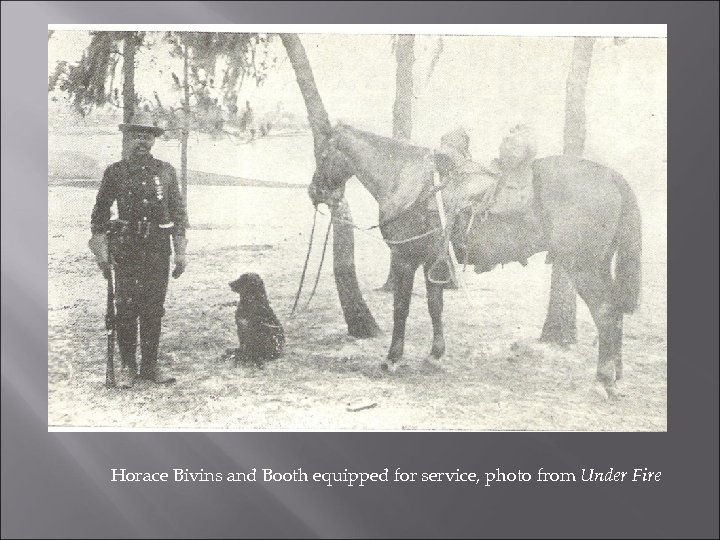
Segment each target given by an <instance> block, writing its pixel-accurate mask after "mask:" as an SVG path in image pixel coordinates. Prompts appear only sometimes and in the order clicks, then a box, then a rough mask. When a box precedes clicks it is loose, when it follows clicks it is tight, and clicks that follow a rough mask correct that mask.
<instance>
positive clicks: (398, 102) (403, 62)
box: [393, 34, 415, 141]
mask: <svg viewBox="0 0 720 540" xmlns="http://www.w3.org/2000/svg"><path fill="white" fill-rule="evenodd" d="M414 49H415V36H414V35H412V34H410V35H400V36H398V37H397V44H396V47H395V59H396V60H397V67H396V70H395V105H394V106H393V137H394V138H396V139H405V140H408V141H409V140H410V136H411V133H412V98H413V62H415V55H414Z"/></svg>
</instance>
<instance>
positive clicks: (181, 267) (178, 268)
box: [172, 236, 188, 279]
mask: <svg viewBox="0 0 720 540" xmlns="http://www.w3.org/2000/svg"><path fill="white" fill-rule="evenodd" d="M187 243H188V241H187V238H185V237H184V236H173V248H174V251H175V268H174V269H173V272H172V277H173V278H175V279H177V278H179V277H180V276H182V275H183V272H185V267H186V266H187V262H186V260H185V252H186V248H187Z"/></svg>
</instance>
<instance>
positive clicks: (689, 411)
mask: <svg viewBox="0 0 720 540" xmlns="http://www.w3.org/2000/svg"><path fill="white" fill-rule="evenodd" d="M113 4H114V5H113ZM717 16H718V4H717V3H715V2H713V3H710V2H708V3H689V2H688V3H682V4H680V3H672V2H666V3H661V2H657V3H656V2H637V3H635V2H626V3H622V4H620V3H612V4H610V3H601V2H598V3H589V2H588V3H560V2H557V3H543V2H533V3H531V4H525V3H521V2H517V3H492V2H490V3H483V4H477V3H476V4H467V3H448V2H445V3H443V4H442V5H440V4H435V3H419V2H418V3H389V2H388V3H382V4H380V3H377V4H365V3H363V4H360V3H343V4H342V5H338V4H334V3H315V4H311V3H307V4H305V3H292V4H290V3H283V2H274V3H261V2H258V3H242V4H240V3H223V2H202V3H200V2H186V3H163V4H162V5H161V4H159V3H157V4H156V3H150V2H144V3H142V4H141V3H139V2H138V3H112V2H104V3H81V2H53V3H50V2H37V3H10V2H4V3H3V4H2V17H3V18H2V154H3V155H2V157H3V159H2V246H3V247H2V273H1V276H2V331H3V338H4V339H3V341H2V516H3V517H2V536H3V537H89V536H98V537H186V536H187V537H277V536H291V537H333V536H342V537H375V536H380V535H389V536H391V537H403V536H422V537H437V536H442V537H450V536H461V537H481V536H490V537H517V536H529V537H543V536H549V537H568V536H579V537H607V536H621V535H622V536H630V537H679V536H682V537H717V536H718V513H717V504H718V428H717V425H718V422H717V420H718V418H717V417H718V361H717V358H718V338H717V328H718V310H717V306H718V304H717V299H718V280H717V277H718V251H717V245H718V238H717V235H718V227H717V225H718V207H717V204H718V203H717V201H718V157H717V156H718V154H717V148H718V103H717V97H718V58H717V56H718V23H717ZM110 22H114V23H120V22H122V23H264V22H273V23H318V22H326V23H339V22H345V23H451V22H462V23H667V24H668V38H669V45H670V46H669V49H668V55H669V58H668V66H669V82H668V97H669V111H668V112H669V115H668V116H669V128H668V129H669V139H668V140H669V150H670V152H669V153H670V160H669V163H668V166H669V172H670V174H669V178H670V180H669V182H668V189H669V197H668V200H669V203H668V204H669V215H670V220H669V222H668V223H669V230H668V243H669V265H668V267H669V276H668V277H669V288H668V294H669V301H668V306H669V313H668V317H669V328H670V330H669V333H670V335H669V340H668V344H669V350H668V373H669V385H668V393H669V395H668V397H669V399H668V407H669V411H668V419H669V421H668V426H669V428H668V429H669V432H668V433H665V434H663V433H658V434H651V433H646V434H629V433H628V434H622V433H616V434H601V433H598V434H589V433H588V434H580V433H567V434H559V433H556V434H553V433H547V434H536V433H527V434H520V433H453V434H451V433H437V434H433V433H373V434H364V433H278V434H270V433H267V434H260V433H225V434H223V433H133V434H129V433H93V434H81V433H48V432H47V357H46V354H47V349H46V345H47V333H46V326H47V310H46V299H47V288H46V287H47V279H46V278H47V274H46V271H45V268H46V261H47V251H46V248H47V243H46V240H47V236H46V235H47V221H46V219H47V212H46V210H47V208H46V201H47V184H46V182H47V170H46V156H47V147H46V144H47V137H46V134H45V127H46V109H45V107H44V106H43V105H42V104H43V103H45V101H44V100H45V99H46V87H47V86H46V85H47V80H46V72H45V62H44V60H45V59H46V54H47V49H46V39H45V38H46V34H45V32H46V31H47V24H49V23H110ZM253 466H255V467H262V466H264V467H270V468H273V469H277V470H290V469H292V468H295V467H303V468H304V469H305V470H307V471H316V470H323V471H338V470H342V469H343V468H345V467H347V468H351V469H354V470H379V469H382V468H384V467H391V468H394V467H402V468H403V469H405V470H412V471H419V470H454V469H455V468H461V469H464V470H478V471H485V470H492V469H494V468H495V467H500V468H501V469H504V470H506V471H511V470H518V469H522V470H524V471H530V472H534V471H536V470H537V468H538V467H545V469H547V470H577V469H579V468H582V467H586V468H587V467H595V468H600V469H602V468H609V467H615V468H616V469H618V468H619V469H623V470H628V469H632V468H634V467H648V468H650V469H653V470H661V471H663V477H662V478H663V479H662V482H661V483H659V484H639V483H625V484H618V485H613V484H608V485H604V484H603V485H601V484H593V483H585V484H580V483H578V484H576V485H572V486H568V485H559V484H555V485H549V484H548V485H541V484H505V485H496V486H495V487H491V488H480V487H475V486H463V485H436V486H429V485H427V484H404V485H402V486H400V485H398V484H380V485H377V486H370V487H365V488H362V489H360V488H342V487H335V488H324V487H322V486H320V485H315V484H262V483H258V484H256V485H249V484H246V485H233V484H227V483H221V484H197V483H196V484H190V483H188V484H174V483H168V484H158V485H142V484H138V485H132V484H111V483H110V482H109V472H108V469H109V468H111V467H118V468H121V467H123V468H129V469H134V470H150V471H157V470H169V469H171V468H173V467H178V468H190V469H193V470H199V469H200V468H204V469H205V470H209V471H221V472H228V471H233V470H235V471H243V470H246V469H247V468H249V467H253Z"/></svg>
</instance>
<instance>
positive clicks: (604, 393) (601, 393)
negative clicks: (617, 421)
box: [593, 381, 624, 401]
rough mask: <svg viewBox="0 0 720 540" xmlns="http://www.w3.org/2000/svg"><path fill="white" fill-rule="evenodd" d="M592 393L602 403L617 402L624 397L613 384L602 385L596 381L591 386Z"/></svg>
mask: <svg viewBox="0 0 720 540" xmlns="http://www.w3.org/2000/svg"><path fill="white" fill-rule="evenodd" d="M593 393H594V394H595V395H597V396H598V397H599V398H600V399H601V400H602V401H618V400H619V399H620V398H621V397H623V395H624V394H623V393H622V392H620V390H619V389H618V387H617V385H615V384H614V383H613V384H611V383H602V382H600V381H597V382H596V383H595V385H594V386H593Z"/></svg>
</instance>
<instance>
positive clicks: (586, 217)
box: [308, 123, 642, 398]
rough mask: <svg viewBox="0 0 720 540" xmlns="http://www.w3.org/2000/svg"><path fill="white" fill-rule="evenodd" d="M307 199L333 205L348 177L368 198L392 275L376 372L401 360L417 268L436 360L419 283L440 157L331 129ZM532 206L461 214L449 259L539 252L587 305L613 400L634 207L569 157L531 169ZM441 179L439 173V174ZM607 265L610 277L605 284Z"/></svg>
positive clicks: (441, 245) (435, 239)
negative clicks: (385, 345)
mask: <svg viewBox="0 0 720 540" xmlns="http://www.w3.org/2000/svg"><path fill="white" fill-rule="evenodd" d="M326 135H327V138H325V140H324V142H323V144H322V146H321V151H320V153H319V155H318V159H317V164H316V170H315V172H314V174H313V178H312V182H311V184H310V186H309V188H308V193H309V196H310V198H311V201H312V203H313V204H314V205H315V207H317V205H318V204H321V203H325V204H327V205H329V206H332V205H334V204H337V203H338V202H339V201H340V200H341V199H342V197H343V196H344V189H345V184H346V182H347V180H349V179H350V178H351V177H353V176H355V177H357V179H358V180H359V181H360V182H361V183H362V184H363V185H364V186H365V188H366V189H367V190H368V191H369V192H370V194H371V195H372V196H373V197H374V198H375V200H376V201H377V203H378V207H379V228H380V231H381V233H382V236H383V239H384V240H385V242H386V243H387V244H388V246H389V247H390V250H391V267H392V271H393V273H394V275H395V283H394V289H393V332H392V341H391V344H390V349H389V351H388V354H387V361H386V362H383V363H382V364H381V367H382V368H383V369H387V370H391V371H394V370H395V369H396V368H397V366H398V362H399V361H400V360H401V359H402V356H403V348H404V339H405V323H406V320H407V316H408V312H409V307H410V297H411V294H412V288H413V281H414V276H415V273H416V271H417V269H418V268H419V267H420V266H423V269H424V273H425V285H426V288H427V302H428V311H429V314H430V318H431V320H432V327H433V341H432V347H431V350H430V355H429V357H428V359H429V360H431V361H433V362H437V361H438V360H439V359H440V358H441V357H442V356H443V354H444V353H445V339H444V335H443V323H442V311H443V285H442V283H438V282H437V280H432V279H430V277H429V272H430V270H431V268H432V265H433V264H434V263H435V262H436V261H438V260H439V259H438V257H439V256H441V255H442V250H445V251H447V244H446V243H445V242H443V241H442V238H443V237H444V235H445V231H443V227H442V226H441V223H440V221H439V220H438V212H437V210H436V211H431V209H430V207H431V201H432V200H433V199H434V198H433V195H434V194H435V192H436V191H437V190H438V189H442V187H443V185H445V184H446V183H445V182H444V181H443V182H442V183H441V184H440V187H439V188H438V187H437V185H435V183H434V182H433V174H434V173H435V171H436V170H438V169H440V168H441V167H438V165H439V164H440V161H441V160H439V159H438V158H439V157H440V155H438V154H435V153H434V152H433V151H432V150H430V149H428V148H423V147H420V146H415V145H412V144H410V143H407V142H404V141H399V140H396V139H391V138H389V137H383V136H380V135H376V134H373V133H370V132H366V131H361V130H359V129H356V128H353V127H351V126H349V125H346V124H341V123H340V124H337V125H336V126H335V127H333V128H330V131H329V132H328V133H327V134H326ZM532 173H533V180H532V185H533V192H534V200H533V202H532V207H531V209H530V211H529V212H527V213H525V214H524V215H523V216H522V217H513V218H508V217H506V216H494V215H492V214H490V215H488V216H486V217H485V219H474V220H473V219H472V218H469V217H468V216H467V215H466V214H461V215H460V217H459V218H458V219H456V220H455V223H454V224H453V225H452V230H451V231H448V232H449V233H450V235H451V236H450V238H451V242H452V247H453V248H454V250H455V253H456V255H457V256H458V259H460V260H463V259H464V260H465V261H468V260H471V261H472V263H474V264H475V265H476V271H478V272H482V271H487V270H489V269H491V268H493V267H494V266H495V265H497V264H499V263H503V264H504V263H508V262H511V261H523V262H524V261H526V259H527V258H528V257H529V256H531V255H534V254H536V253H540V252H548V262H550V263H552V264H558V265H561V266H562V267H563V268H564V269H565V271H566V272H567V273H568V275H569V276H570V278H571V280H572V281H573V283H574V285H575V288H576V290H577V292H578V294H579V295H580V297H581V298H582V299H583V301H584V302H585V303H586V304H587V306H588V308H589V310H590V313H591V314H592V318H593V321H594V323H595V325H596V327H597V330H598V337H599V339H598V362H597V381H598V382H599V383H600V385H601V386H600V388H601V389H603V388H604V390H605V391H606V392H607V395H608V396H609V397H614V398H617V397H618V396H619V394H618V392H617V386H616V381H618V380H620V379H621V378H622V375H623V361H622V322H623V315H624V314H628V313H632V312H633V311H634V310H635V309H636V308H637V306H638V303H639V296H640V288H641V252H642V242H641V221H640V210H639V207H638V204H637V199H636V197H635V195H634V193H633V191H632V189H631V187H630V185H629V184H628V183H627V181H626V180H625V179H624V178H623V176H622V175H620V174H619V173H618V172H616V171H614V170H612V169H610V168H608V167H606V166H604V165H601V164H598V163H595V162H592V161H589V160H586V159H582V158H578V157H573V156H550V157H542V158H538V159H535V160H534V161H533V162H532ZM446 174H447V171H446ZM613 259H614V262H615V264H614V276H613Z"/></svg>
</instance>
